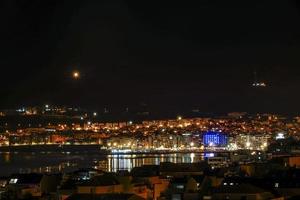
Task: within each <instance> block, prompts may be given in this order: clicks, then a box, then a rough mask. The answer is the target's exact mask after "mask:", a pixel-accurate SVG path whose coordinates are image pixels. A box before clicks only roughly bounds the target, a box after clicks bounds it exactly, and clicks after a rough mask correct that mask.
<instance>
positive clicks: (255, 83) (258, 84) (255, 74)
mask: <svg viewBox="0 0 300 200" xmlns="http://www.w3.org/2000/svg"><path fill="white" fill-rule="evenodd" d="M253 75H254V82H253V83H252V86H253V87H267V84H266V83H265V82H264V81H258V78H257V71H256V69H254V72H253Z"/></svg>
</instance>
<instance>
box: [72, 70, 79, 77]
mask: <svg viewBox="0 0 300 200" xmlns="http://www.w3.org/2000/svg"><path fill="white" fill-rule="evenodd" d="M79 77H80V74H79V72H77V71H75V72H73V78H75V79H78V78H79Z"/></svg>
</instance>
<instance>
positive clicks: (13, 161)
mask: <svg viewBox="0 0 300 200" xmlns="http://www.w3.org/2000/svg"><path fill="white" fill-rule="evenodd" d="M202 160H204V154H202V153H173V154H128V155H124V154H114V155H102V154H101V155H99V154H92V155H91V154H88V153H70V152H62V153H49V152H43V153H37V152H36V153H21V152H20V153H18V154H13V153H2V156H1V157H0V176H7V175H9V174H12V173H30V172H36V173H59V172H71V171H73V170H76V169H78V168H91V167H92V168H95V169H99V170H103V171H109V172H116V171H119V170H129V171H130V170H131V169H132V168H134V167H139V166H142V165H159V164H160V163H161V162H172V163H195V162H199V161H202Z"/></svg>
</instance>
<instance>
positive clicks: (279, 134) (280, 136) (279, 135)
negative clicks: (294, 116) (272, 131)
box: [275, 133, 285, 140]
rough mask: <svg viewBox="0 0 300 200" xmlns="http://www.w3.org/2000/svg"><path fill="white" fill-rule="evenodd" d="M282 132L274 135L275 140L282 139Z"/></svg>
mask: <svg viewBox="0 0 300 200" xmlns="http://www.w3.org/2000/svg"><path fill="white" fill-rule="evenodd" d="M284 138H285V137H284V134H283V133H278V134H277V135H276V137H275V139H276V140H281V139H284Z"/></svg>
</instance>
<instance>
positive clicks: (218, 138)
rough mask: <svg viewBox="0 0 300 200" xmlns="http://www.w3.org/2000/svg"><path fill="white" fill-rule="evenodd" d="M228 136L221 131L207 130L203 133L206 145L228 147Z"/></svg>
mask: <svg viewBox="0 0 300 200" xmlns="http://www.w3.org/2000/svg"><path fill="white" fill-rule="evenodd" d="M227 143H228V137H227V135H225V134H224V133H220V132H211V131H209V132H206V133H204V134H203V144H204V146H205V147H226V146H227Z"/></svg>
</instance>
